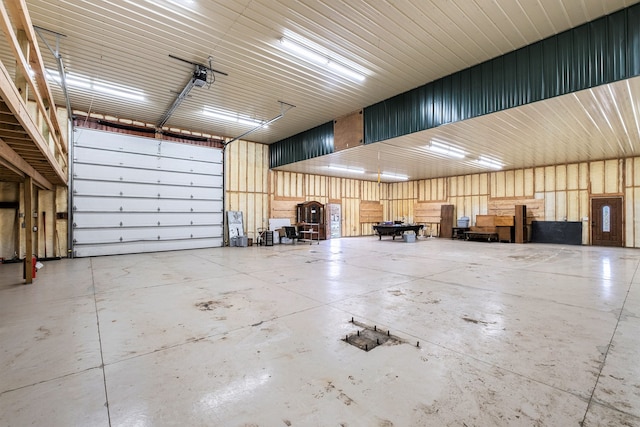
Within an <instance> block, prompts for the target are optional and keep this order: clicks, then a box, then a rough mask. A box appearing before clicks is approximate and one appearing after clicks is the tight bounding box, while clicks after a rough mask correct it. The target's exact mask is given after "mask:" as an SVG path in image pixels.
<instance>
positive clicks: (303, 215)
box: [296, 201, 327, 240]
mask: <svg viewBox="0 0 640 427" xmlns="http://www.w3.org/2000/svg"><path fill="white" fill-rule="evenodd" d="M296 222H297V223H298V226H299V227H300V226H302V225H303V224H317V230H318V239H320V240H325V239H326V238H327V221H326V214H325V207H324V205H323V204H322V203H320V202H316V201H311V202H304V203H299V204H298V205H297V206H296ZM313 228H314V229H316V227H315V226H314V227H313Z"/></svg>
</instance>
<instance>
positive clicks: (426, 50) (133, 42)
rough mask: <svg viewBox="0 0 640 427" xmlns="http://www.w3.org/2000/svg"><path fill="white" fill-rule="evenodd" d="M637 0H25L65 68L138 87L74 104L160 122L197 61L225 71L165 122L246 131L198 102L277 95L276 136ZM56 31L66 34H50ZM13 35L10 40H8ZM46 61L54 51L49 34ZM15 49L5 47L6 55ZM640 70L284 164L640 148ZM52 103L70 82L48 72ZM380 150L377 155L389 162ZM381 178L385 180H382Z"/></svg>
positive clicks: (526, 159) (311, 166)
mask: <svg viewBox="0 0 640 427" xmlns="http://www.w3.org/2000/svg"><path fill="white" fill-rule="evenodd" d="M636 2H637V0H607V1H601V0H574V1H570V2H567V1H565V0H536V1H529V0H493V1H488V0H447V1H443V0H403V1H391V0H386V1H385V0H376V1H364V0H354V1H343V0H326V1H318V0H253V1H252V0H235V1H234V0H136V1H134V0H98V1H89V0H26V4H27V7H28V10H29V13H30V15H31V19H32V21H33V23H34V24H35V25H37V26H39V27H42V28H45V29H48V30H51V31H55V32H57V33H60V34H63V35H65V37H63V38H61V39H60V53H61V56H62V58H63V61H64V63H65V67H66V71H67V72H68V73H69V75H73V74H76V75H81V76H86V77H89V78H93V79H100V80H103V81H107V82H110V83H114V84H118V85H122V86H126V87H131V88H135V89H138V90H140V91H142V92H143V93H144V101H126V100H122V99H119V98H118V97H114V96H109V95H105V94H101V93H98V92H96V91H86V90H80V89H77V88H71V90H70V100H71V105H72V107H73V108H74V109H76V110H80V111H91V112H95V113H99V114H105V115H108V116H114V117H120V118H126V119H132V120H137V121H141V122H147V123H158V121H159V120H160V119H161V117H162V116H163V114H164V113H165V111H166V110H167V109H168V108H169V106H170V105H171V104H172V103H173V101H174V99H175V97H176V96H177V94H178V93H179V92H180V91H181V90H182V89H183V87H184V86H185V84H186V83H187V82H188V81H189V79H190V78H191V75H192V73H193V71H194V66H192V65H190V64H187V63H184V62H181V61H178V60H176V59H172V58H170V57H169V55H175V56H177V57H180V58H184V59H186V60H189V61H194V62H197V63H202V64H206V65H208V60H209V57H211V60H212V63H211V64H212V67H213V68H215V69H217V70H220V71H223V72H225V73H228V75H227V76H224V75H215V78H216V79H215V82H214V83H213V84H211V85H210V87H206V86H205V87H203V88H194V89H193V90H191V92H190V93H189V96H188V97H187V98H186V99H185V100H184V102H182V104H181V105H180V106H179V107H178V108H177V109H176V110H175V112H174V113H173V114H172V115H171V117H170V118H169V120H168V122H167V126H170V127H174V128H182V129H187V130H192V131H196V132H204V133H207V134H211V135H216V136H221V137H235V136H238V135H240V134H243V133H244V132H246V131H248V130H249V129H250V128H251V126H249V127H247V126H246V125H239V124H236V123H225V122H223V121H220V120H217V119H213V118H210V117H207V116H204V115H203V114H202V110H203V108H204V107H210V108H215V109H218V110H223V111H227V112H232V113H236V114H240V115H243V116H246V117H251V118H254V119H256V120H263V121H264V120H269V119H271V118H274V117H276V116H277V115H278V114H280V112H281V107H280V104H279V103H278V101H284V102H287V103H290V104H293V105H295V106H296V108H293V109H291V110H290V111H288V112H287V113H286V114H285V116H284V117H283V118H282V119H280V120H278V121H276V122H274V123H273V124H271V125H270V126H269V127H268V128H267V129H262V130H260V131H257V132H254V133H252V134H250V135H249V136H247V137H246V139H249V140H252V141H255V142H260V143H266V144H270V143H273V142H275V141H278V140H281V139H283V138H286V137H289V136H292V135H295V134H297V133H299V132H302V131H305V130H307V129H310V128H313V127H315V126H318V125H320V124H323V123H326V122H328V121H330V120H333V119H335V118H337V117H341V116H344V115H346V114H349V113H351V112H353V111H356V110H358V109H361V108H363V107H366V106H369V105H372V104H374V103H376V102H379V101H382V100H384V99H387V98H389V97H392V96H394V95H396V94H399V93H402V92H405V91H407V90H410V89H412V88H415V87H417V86H420V85H423V84H425V83H428V82H431V81H434V80H436V79H439V78H441V77H443V76H446V75H449V74H451V73H454V72H456V71H459V70H461V69H464V68H467V67H470V66H472V65H476V64H478V63H481V62H483V61H486V60H488V59H491V58H493V57H496V56H499V55H502V54H505V53H508V52H511V51H513V50H514V49H518V48H520V47H522V46H525V45H527V44H530V43H533V42H535V41H538V40H540V39H542V38H545V37H548V36H550V35H553V34H556V33H558V32H561V31H564V30H567V29H569V28H571V27H575V26H577V25H580V24H582V23H585V22H587V21H590V20H593V19H596V18H598V17H600V16H603V15H605V14H608V13H612V12H615V11H617V10H619V9H621V8H624V7H627V6H629V5H631V4H634V3H636ZM283 36H287V37H290V38H293V39H299V40H300V39H301V40H306V42H308V43H310V44H312V45H314V46H315V47H316V48H317V49H318V50H319V51H321V52H330V53H328V55H330V56H332V57H333V58H334V59H337V60H338V61H339V62H342V63H344V64H347V65H350V66H352V67H354V68H355V69H358V70H360V71H362V72H364V73H365V74H366V79H365V81H364V82H356V81H352V80H350V79H348V78H344V77H340V76H337V75H335V74H332V73H331V72H328V71H327V70H325V69H323V68H320V67H318V66H316V65H314V64H311V63H307V62H304V61H300V60H299V59H298V58H296V57H294V56H293V55H292V54H290V53H289V52H287V51H285V50H284V49H283V47H282V46H281V44H280V39H281V38H282V37H283ZM47 40H48V41H49V43H51V44H55V39H54V38H53V37H52V36H51V35H48V36H47ZM3 42H4V41H3ZM40 47H41V51H42V52H43V57H44V59H45V62H46V63H47V66H48V67H49V68H52V69H55V61H54V58H53V56H52V55H51V54H50V53H49V51H48V50H47V49H46V48H45V47H44V43H40ZM7 54H8V52H7V46H6V45H4V44H0V55H1V57H2V58H3V63H5V66H7V67H8V68H9V69H10V71H12V70H11V67H12V65H11V64H10V62H11V61H6V60H5V59H6V58H7V57H8V56H7ZM639 86H640V84H639V83H638V82H637V80H632V81H629V82H621V83H619V84H618V83H616V84H615V85H610V86H604V87H602V88H596V89H593V90H590V91H584V92H580V93H577V94H572V95H568V96H565V97H560V98H556V99H552V100H548V101H544V102H540V103H535V104H532V105H528V106H525V107H521V108H516V109H513V110H508V111H505V112H501V113H497V114H491V115H489V116H486V117H480V118H477V119H473V120H467V121H464V122H460V123H455V124H452V125H447V126H441V127H439V128H438V129H434V130H430V131H425V132H420V133H418V134H415V135H408V136H405V137H402V138H398V139H396V140H391V141H387V142H383V143H376V144H373V146H371V147H361V148H356V149H352V150H347V151H343V152H340V153H336V154H334V155H332V156H326V157H323V158H319V159H313V160H310V161H307V162H301V163H299V164H295V165H290V166H287V167H286V168H285V169H287V170H299V171H304V172H309V173H323V174H327V175H340V174H339V173H338V174H336V173H330V172H328V171H327V169H328V168H327V167H326V166H327V165H328V164H329V163H331V162H334V163H347V164H351V163H352V164H353V165H359V166H361V167H363V168H365V169H366V170H368V171H370V170H373V171H375V172H376V173H377V169H378V167H379V166H380V165H388V168H390V169H393V170H394V171H396V172H397V173H402V174H406V175H409V176H410V177H411V179H417V178H425V177H433V176H443V175H450V174H460V173H472V172H477V171H479V170H480V169H479V168H478V167H476V166H475V163H474V161H471V160H469V159H472V158H473V157H474V156H475V157H477V156H479V155H492V156H494V157H497V158H499V159H501V160H502V161H504V163H505V167H507V168H515V167H530V166H535V165H543V164H553V163H563V162H570V161H581V160H585V159H594V158H613V157H617V156H628V155H633V154H638V153H637V144H638V111H639V110H640V107H639V105H638V98H639V93H640V88H639ZM52 92H53V93H54V96H55V97H56V101H57V102H58V103H59V104H60V105H64V99H63V97H62V93H61V90H60V89H59V88H58V87H56V86H55V85H52ZM430 138H438V139H444V140H445V141H450V143H452V144H456V145H459V146H461V147H462V148H464V149H465V150H468V152H469V157H468V158H467V160H466V161H463V162H459V161H458V162H456V161H453V162H452V161H448V160H446V161H443V159H442V158H438V157H435V156H434V155H433V154H431V153H429V152H428V151H427V152H425V150H424V149H422V148H420V147H421V145H424V144H425V143H426V142H428V141H429V139H430ZM378 153H380V158H381V161H380V162H379V161H378ZM372 179H377V177H373V178H372Z"/></svg>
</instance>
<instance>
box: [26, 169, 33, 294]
mask: <svg viewBox="0 0 640 427" xmlns="http://www.w3.org/2000/svg"><path fill="white" fill-rule="evenodd" d="M24 242H25V255H24V265H25V275H24V280H25V283H27V284H30V283H33V258H32V257H33V179H32V178H31V177H27V179H25V180H24Z"/></svg>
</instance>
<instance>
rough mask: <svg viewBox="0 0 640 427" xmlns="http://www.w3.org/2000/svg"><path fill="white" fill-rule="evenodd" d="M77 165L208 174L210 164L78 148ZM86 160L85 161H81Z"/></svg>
mask: <svg viewBox="0 0 640 427" xmlns="http://www.w3.org/2000/svg"><path fill="white" fill-rule="evenodd" d="M75 158H76V159H77V160H76V161H77V163H78V164H87V165H107V166H112V167H113V166H115V167H122V168H136V169H152V170H154V169H161V170H164V171H171V172H182V173H202V174H210V173H211V171H212V163H211V162H207V161H202V160H192V159H179V158H163V157H159V156H148V155H139V154H132V153H123V152H117V151H111V150H101V149H97V148H84V147H78V148H77V151H76V152H75ZM82 159H86V160H82Z"/></svg>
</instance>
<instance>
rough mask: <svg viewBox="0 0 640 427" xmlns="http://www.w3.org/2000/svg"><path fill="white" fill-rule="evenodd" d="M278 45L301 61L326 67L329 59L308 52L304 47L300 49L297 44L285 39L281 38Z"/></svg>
mask: <svg viewBox="0 0 640 427" xmlns="http://www.w3.org/2000/svg"><path fill="white" fill-rule="evenodd" d="M280 43H281V44H282V46H283V47H284V48H285V49H288V50H289V51H291V52H293V53H295V54H297V55H298V56H300V57H301V58H303V59H306V60H308V61H311V62H315V63H316V64H318V65H327V63H328V62H329V58H327V57H325V56H323V55H320V54H319V53H316V52H314V51H313V50H310V49H308V48H306V47H302V46H300V45H299V44H297V43H294V42H292V41H291V40H289V39H287V38H285V37H282V38H281V39H280Z"/></svg>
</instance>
